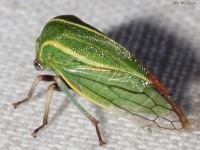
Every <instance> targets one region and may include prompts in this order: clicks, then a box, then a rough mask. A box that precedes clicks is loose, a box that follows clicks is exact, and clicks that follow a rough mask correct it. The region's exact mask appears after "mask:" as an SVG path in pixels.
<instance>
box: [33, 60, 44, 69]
mask: <svg viewBox="0 0 200 150" xmlns="http://www.w3.org/2000/svg"><path fill="white" fill-rule="evenodd" d="M33 63H34V67H35V69H36V70H38V71H42V70H44V67H43V65H42V64H41V63H40V62H39V61H38V60H37V59H35V60H34V62H33Z"/></svg>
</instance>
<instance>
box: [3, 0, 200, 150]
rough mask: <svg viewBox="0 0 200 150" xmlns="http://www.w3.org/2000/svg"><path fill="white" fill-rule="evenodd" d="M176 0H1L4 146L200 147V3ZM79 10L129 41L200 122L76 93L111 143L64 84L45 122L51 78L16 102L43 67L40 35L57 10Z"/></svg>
mask: <svg viewBox="0 0 200 150" xmlns="http://www.w3.org/2000/svg"><path fill="white" fill-rule="evenodd" d="M175 2H178V3H179V4H174V1H171V0H159V1H158V0H143V1H140V0H134V1H133V0H121V1H120V0H119V1H116V0H107V1H102V0H96V1H92V0H82V1H79V0H73V1H70V0H65V1H64V0H60V1H53V0H29V1H18V0H10V1H8V0H1V1H0V37H1V40H0V49H1V50H0V72H1V73H0V116H1V117H0V149H2V150H27V149H28V150H35V149H43V150H49V149H52V150H53V149H54V150H55V149H176V150H179V149H180V150H182V149H200V129H199V128H198V127H200V124H199V119H200V67H199V65H200V44H199V43H200V28H199V25H200V15H199V14H200V3H199V1H197V0H191V1H189V2H191V3H193V2H195V4H191V5H188V4H181V2H182V1H175ZM184 2H187V1H184ZM63 14H74V15H76V16H78V17H79V18H81V19H82V20H84V21H85V22H87V23H89V24H91V25H93V26H95V27H97V28H98V29H99V30H101V31H103V32H104V33H106V34H108V35H109V36H110V37H111V38H113V39H114V40H116V41H118V42H119V43H121V44H122V45H123V46H125V47H126V48H127V49H128V50H130V51H131V53H132V54H133V55H134V56H135V57H136V58H137V59H138V60H139V61H141V62H142V63H143V64H144V66H146V67H147V68H148V69H149V70H150V71H152V72H153V73H154V74H155V75H156V76H157V77H158V79H159V80H160V81H162V82H163V83H164V84H165V85H166V87H167V88H168V89H169V90H170V92H171V93H172V94H173V95H174V97H175V98H176V99H177V101H178V102H179V104H180V105H181V106H182V108H184V111H185V112H186V114H187V116H188V118H189V119H190V121H191V122H192V124H193V128H194V129H193V130H192V131H189V132H184V131H180V132H177V131H168V130H163V129H154V128H150V130H148V128H146V127H143V126H142V125H138V124H135V123H134V122H131V121H128V120H125V119H123V118H120V117H117V116H115V115H113V114H111V113H110V112H107V111H105V110H104V109H101V108H99V107H98V106H95V105H94V104H91V103H90V102H88V101H87V100H85V99H84V98H82V97H81V96H79V95H78V94H76V93H74V92H73V91H72V94H73V95H74V96H75V97H76V98H77V99H78V100H79V102H80V103H81V104H83V106H84V107H85V108H86V110H88V111H89V112H90V113H91V114H93V115H94V116H95V117H96V118H97V119H98V120H99V121H100V128H101V131H102V133H103V137H104V139H105V140H106V141H107V144H106V145H105V146H104V147H103V148H102V147H99V145H98V140H97V137H96V133H95V130H94V127H93V126H92V125H91V123H90V122H89V121H88V120H87V119H86V118H85V117H84V116H83V115H82V114H81V113H80V112H79V111H78V110H77V109H76V108H75V106H73V105H72V104H71V103H69V102H68V101H67V98H66V97H65V95H64V94H63V93H58V92H56V93H55V94H54V98H53V101H52V105H51V112H50V120H49V124H48V126H46V128H45V129H43V130H42V131H41V132H40V133H39V134H38V137H37V138H36V139H34V138H32V137H31V135H30V134H31V133H32V131H33V130H34V129H35V128H36V127H38V126H39V125H40V124H41V123H42V117H43V110H44V102H45V93H46V91H47V86H48V84H47V83H41V84H40V85H39V86H38V88H37V90H36V92H35V94H34V96H33V98H32V100H31V101H29V102H28V103H26V104H23V105H21V106H20V107H19V108H18V109H16V110H14V109H13V107H12V105H11V104H12V103H13V102H15V101H16V100H20V99H22V98H24V97H25V96H26V94H27V92H28V90H29V88H30V86H31V84H32V82H33V80H34V79H35V77H36V76H37V75H38V74H46V73H47V72H37V71H36V70H35V69H34V67H33V60H34V57H35V40H36V38H37V37H38V36H39V34H40V33H41V30H42V28H43V26H44V25H45V23H46V22H47V21H48V20H50V19H51V18H53V17H55V16H58V15H63Z"/></svg>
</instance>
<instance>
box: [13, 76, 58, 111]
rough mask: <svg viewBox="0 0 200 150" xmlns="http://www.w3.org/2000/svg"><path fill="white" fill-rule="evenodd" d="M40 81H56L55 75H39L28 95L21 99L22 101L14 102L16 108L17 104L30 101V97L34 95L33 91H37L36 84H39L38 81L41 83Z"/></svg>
mask: <svg viewBox="0 0 200 150" xmlns="http://www.w3.org/2000/svg"><path fill="white" fill-rule="evenodd" d="M40 81H47V82H49V81H54V76H52V75H39V76H37V77H36V79H35V80H34V82H33V84H32V86H31V89H30V91H29V93H28V95H27V97H26V98H24V99H23V100H21V101H18V102H15V103H13V106H14V108H17V106H18V105H19V104H21V103H23V102H26V101H28V100H29V99H31V97H32V95H33V92H34V91H35V88H36V86H37V85H38V83H39V82H40Z"/></svg>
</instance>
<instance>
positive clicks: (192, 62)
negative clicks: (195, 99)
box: [107, 20, 200, 114]
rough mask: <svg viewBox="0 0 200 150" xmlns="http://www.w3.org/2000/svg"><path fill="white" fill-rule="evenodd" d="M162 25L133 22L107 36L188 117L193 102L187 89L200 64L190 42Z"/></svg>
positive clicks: (117, 28) (139, 21) (142, 21)
mask: <svg viewBox="0 0 200 150" xmlns="http://www.w3.org/2000/svg"><path fill="white" fill-rule="evenodd" d="M158 24H159V23H155V22H154V23H153V22H151V21H148V20H138V21H130V22H129V23H127V24H122V25H121V26H119V27H116V28H114V29H113V30H111V31H109V32H107V35H108V36H109V37H111V38H112V39H113V40H115V41H117V42H118V43H120V44H121V45H123V46H124V47H125V48H126V49H127V50H129V51H130V52H131V53H132V54H133V56H135V58H136V59H138V60H139V61H140V62H141V63H142V64H143V65H144V66H145V67H146V68H147V69H148V70H149V71H150V72H152V73H153V74H154V75H155V76H156V77H157V78H158V80H159V81H161V82H162V83H163V84H164V85H165V86H166V87H167V89H168V90H169V91H170V93H171V94H172V95H173V97H174V99H176V101H177V102H178V103H179V105H181V107H182V108H183V109H184V111H185V113H186V114H188V113H190V111H191V109H192V108H191V107H192V105H191V103H192V102H191V99H189V100H188V99H187V98H188V97H187V91H186V89H187V88H186V87H187V85H188V83H189V82H190V81H191V80H192V78H193V77H194V75H195V74H196V72H197V66H200V61H198V60H197V58H196V57H195V49H194V48H192V47H191V44H190V42H189V41H187V40H186V39H184V38H183V37H178V36H176V35H175V34H176V33H170V32H169V29H168V28H166V27H162V26H159V25H158Z"/></svg>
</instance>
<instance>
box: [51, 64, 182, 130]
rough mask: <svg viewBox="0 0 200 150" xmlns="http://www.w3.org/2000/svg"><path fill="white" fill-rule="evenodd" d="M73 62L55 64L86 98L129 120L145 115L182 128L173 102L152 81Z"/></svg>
mask: <svg viewBox="0 0 200 150" xmlns="http://www.w3.org/2000/svg"><path fill="white" fill-rule="evenodd" d="M72 66H73V67H72ZM74 66H75V65H72V64H71V65H70V66H67V67H66V66H63V65H61V64H54V68H56V71H57V72H59V74H60V75H61V77H62V78H63V79H64V80H65V81H66V82H67V83H68V84H69V85H70V86H71V87H72V89H74V90H75V91H76V92H78V93H79V94H80V95H82V96H83V97H85V98H86V99H88V100H90V101H92V102H93V103H95V104H97V105H99V106H101V107H103V108H105V109H107V110H109V111H111V112H113V113H115V114H117V115H119V116H122V117H124V118H127V119H130V120H134V121H135V120H136V119H138V117H140V118H141V117H142V118H143V119H145V120H146V121H148V122H150V123H154V124H156V125H157V126H159V127H162V128H168V129H181V128H182V124H181V121H180V120H179V117H178V116H177V114H176V113H175V111H174V110H173V108H172V106H171V105H170V104H169V103H168V101H166V100H165V98H164V97H163V96H162V95H161V94H160V93H159V92H158V91H157V90H156V89H154V88H153V87H152V86H151V84H150V83H149V82H147V81H144V80H142V79H141V78H138V77H137V76H134V75H132V74H130V73H127V72H122V71H115V70H108V69H103V68H94V67H91V66H87V65H80V64H79V65H77V66H76V67H74Z"/></svg>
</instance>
